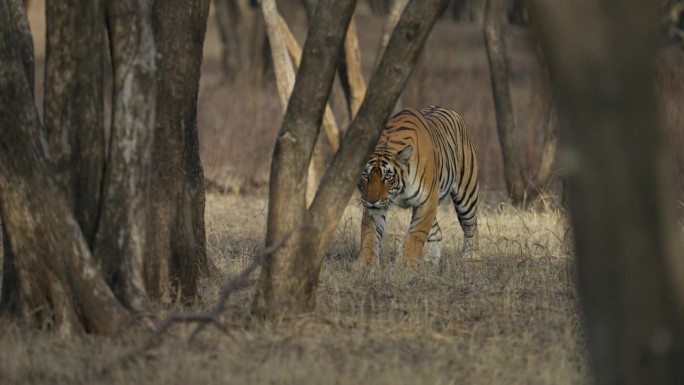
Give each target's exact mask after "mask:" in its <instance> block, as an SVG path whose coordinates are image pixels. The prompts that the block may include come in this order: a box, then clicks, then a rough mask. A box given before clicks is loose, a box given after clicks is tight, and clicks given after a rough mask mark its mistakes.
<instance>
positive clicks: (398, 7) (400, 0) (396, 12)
mask: <svg viewBox="0 0 684 385" xmlns="http://www.w3.org/2000/svg"><path fill="white" fill-rule="evenodd" d="M408 2H409V0H395V1H394V2H393V3H392V8H390V11H389V14H388V15H387V19H386V20H385V24H383V26H382V35H381V36H380V44H379V45H378V51H377V53H376V54H375V64H374V65H373V68H378V64H379V63H380V59H381V58H382V55H383V54H384V53H385V49H386V48H387V43H388V42H389V39H390V36H392V31H394V28H395V27H396V26H397V22H398V21H399V18H400V17H401V13H402V12H404V8H406V4H408Z"/></svg>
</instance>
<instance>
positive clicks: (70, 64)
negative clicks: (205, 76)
mask: <svg viewBox="0 0 684 385" xmlns="http://www.w3.org/2000/svg"><path fill="white" fill-rule="evenodd" d="M207 13H208V1H197V2H184V1H163V2H154V3H153V2H151V1H150V2H148V1H136V0H128V1H92V2H87V3H80V2H75V1H70V2H68V3H67V4H63V3H60V4H56V3H54V4H53V3H48V4H47V9H46V17H47V20H46V23H47V27H48V39H47V52H46V81H45V95H46V97H45V124H44V125H43V123H42V122H41V121H40V119H39V118H38V111H37V108H36V106H35V102H34V97H33V91H32V90H33V82H34V78H33V77H34V75H33V46H32V39H31V35H30V30H29V26H28V22H27V18H26V13H25V10H24V7H23V5H22V3H21V1H19V0H3V1H0V24H2V25H3V28H2V29H1V31H0V37H1V39H0V68H2V69H1V70H0V98H1V100H2V103H0V104H1V106H0V125H1V126H2V128H3V135H2V139H1V140H0V146H2V151H0V211H1V214H2V220H3V226H4V235H5V237H4V247H5V253H4V255H3V280H2V289H1V290H2V293H1V296H0V314H1V315H2V319H3V320H10V321H14V320H16V321H18V322H19V323H20V324H21V325H24V326H27V327H48V328H54V329H57V330H59V331H60V332H62V333H63V334H74V333H79V332H83V331H87V332H95V333H113V332H115V331H116V330H118V328H120V327H121V326H122V325H123V321H124V320H126V319H127V318H129V316H130V315H131V314H133V313H135V312H139V311H142V310H145V309H147V307H148V300H149V299H150V298H151V299H154V300H156V299H163V298H169V297H171V295H172V293H171V290H170V288H171V287H172V286H173V287H175V288H176V289H177V290H181V294H184V295H187V296H188V297H189V298H192V297H193V296H194V293H195V292H194V290H195V289H196V280H197V276H198V274H200V273H201V270H202V269H203V268H204V269H205V270H206V265H207V260H206V256H205V253H204V242H205V240H204V222H203V211H204V191H203V188H202V171H201V165H200V163H199V157H198V148H197V140H196V138H197V132H196V125H195V103H196V97H197V85H198V79H199V63H200V62H201V52H202V50H201V47H202V38H203V36H204V27H205V23H206V17H207ZM105 22H106V28H105ZM104 31H108V33H109V39H108V41H109V48H110V52H111V54H110V56H111V59H112V68H113V79H114V81H113V95H112V104H113V108H112V118H111V130H110V135H109V139H108V140H109V141H108V142H105V140H106V139H105V135H104V124H103V104H104V101H103V96H102V95H103V87H102V83H103V77H104V73H103V71H102V59H103V51H102V50H103V49H105V47H106V45H105V44H104V41H105V40H104V35H103V33H104ZM159 58H161V59H159ZM105 154H106V157H105ZM169 174H172V175H169ZM150 180H151V181H152V182H151V183H150ZM160 181H161V182H160ZM149 202H154V205H152V206H148V203H149ZM150 218H152V220H151V219H150ZM152 270H153V271H154V272H155V273H157V274H156V275H155V276H152V277H150V275H149V274H146V273H148V272H149V271H152ZM158 272H162V273H158ZM164 272H166V274H163V273H164Z"/></svg>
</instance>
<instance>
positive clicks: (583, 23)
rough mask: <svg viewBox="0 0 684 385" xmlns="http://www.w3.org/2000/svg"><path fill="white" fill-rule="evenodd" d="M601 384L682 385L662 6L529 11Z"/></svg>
mask: <svg viewBox="0 0 684 385" xmlns="http://www.w3.org/2000/svg"><path fill="white" fill-rule="evenodd" d="M535 3H536V4H535V5H536V7H535V8H536V15H535V14H534V13H533V16H536V17H534V18H533V20H534V21H535V22H536V23H537V24H538V26H539V30H540V33H539V38H540V41H541V43H542V46H543V48H544V50H545V52H546V56H547V58H548V63H549V69H550V73H551V80H552V84H553V87H554V91H555V92H556V95H557V96H558V98H557V100H558V108H559V110H560V111H561V112H562V113H561V116H562V117H564V120H562V121H561V124H562V127H561V129H562V130H563V131H564V132H568V133H569V135H567V136H568V137H571V138H572V139H573V143H571V144H572V145H573V147H571V148H569V149H566V150H565V153H566V154H567V156H566V157H565V159H566V162H567V168H568V170H569V175H568V186H569V191H570V213H571V216H572V223H573V228H574V232H575V245H576V254H577V256H576V259H577V271H578V285H579V294H580V299H581V304H582V310H583V316H584V326H585V330H586V336H587V339H588V350H589V356H590V361H591V363H592V369H593V372H594V375H595V377H596V379H597V383H598V384H682V383H684V369H683V367H682V365H681V364H682V362H684V331H683V330H682V325H684V266H683V265H684V260H682V258H681V257H682V254H681V250H679V249H678V247H677V246H678V243H679V242H678V239H679V238H680V237H681V232H680V231H675V228H676V226H675V223H674V222H675V221H674V218H673V212H674V210H673V207H674V205H675V202H674V197H673V194H672V191H671V188H670V187H671V186H668V182H669V181H671V180H672V178H671V174H670V173H669V170H667V168H668V166H669V165H670V164H671V163H670V162H669V161H668V160H667V159H666V158H667V156H668V152H667V151H666V150H665V146H664V143H663V139H664V133H663V131H662V130H661V128H660V122H659V115H658V112H657V106H656V100H657V98H656V97H655V93H654V79H655V78H654V76H653V75H654V71H655V69H654V58H655V53H656V47H657V46H658V33H657V30H656V26H657V15H658V3H657V2H653V1H650V0H633V1H628V2H621V3H620V12H619V13H615V12H613V11H614V5H615V4H613V3H612V2H608V1H602V2H596V1H591V0H577V1H572V2H556V1H552V0H538V1H535Z"/></svg>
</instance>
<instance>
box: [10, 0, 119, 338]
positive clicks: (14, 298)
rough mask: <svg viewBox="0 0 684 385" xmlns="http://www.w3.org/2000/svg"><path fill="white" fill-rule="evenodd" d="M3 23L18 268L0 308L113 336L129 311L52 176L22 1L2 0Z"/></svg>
mask: <svg viewBox="0 0 684 385" xmlns="http://www.w3.org/2000/svg"><path fill="white" fill-rule="evenodd" d="M18 9H20V11H18V12H17V10H18ZM0 24H2V25H3V26H4V27H3V28H0V127H3V135H2V136H0V196H1V199H0V211H1V212H2V220H3V224H4V225H5V226H6V230H7V238H6V239H5V242H7V243H9V247H10V249H11V253H10V254H9V255H7V254H6V255H5V256H4V258H5V262H4V264H5V266H7V265H10V266H12V268H11V269H9V270H6V271H3V274H12V273H13V276H7V275H5V276H4V277H3V293H2V301H0V305H1V308H0V312H1V313H2V315H3V316H4V317H7V318H10V319H11V318H15V319H19V320H21V321H22V322H23V323H24V324H26V325H27V326H29V327H50V328H54V329H56V330H59V332H60V334H62V335H64V336H68V335H73V334H78V333H80V332H83V331H90V332H96V333H109V334H111V333H114V332H116V331H117V330H118V328H119V327H120V326H121V325H122V323H123V321H124V320H125V319H126V318H127V317H128V315H127V312H126V311H125V310H124V309H123V307H122V306H121V305H120V304H119V302H118V301H117V300H116V298H115V296H114V294H113V293H112V291H111V290H110V289H109V287H108V286H107V284H106V283H105V281H104V279H103V277H102V275H101V274H100V272H99V270H98V268H97V265H96V264H95V261H94V260H93V258H92V256H91V254H90V252H89V249H88V245H87V243H86V241H85V239H84V237H83V234H82V233H81V231H80V229H79V227H78V224H77V223H76V221H75V220H74V217H73V216H72V214H71V211H70V209H69V205H68V203H67V202H66V200H65V198H64V196H63V192H62V190H61V188H60V187H59V185H58V182H57V180H56V178H55V175H54V174H53V173H52V170H53V169H54V165H53V164H52V162H51V160H50V156H49V154H48V152H47V151H48V149H47V146H46V143H47V141H46V139H45V136H44V134H43V128H42V126H41V124H40V120H39V118H38V113H37V111H36V108H35V104H34V100H33V92H32V89H33V82H32V81H33V69H32V64H33V53H32V50H33V47H32V43H31V37H30V34H29V31H28V21H27V19H26V14H25V12H24V8H23V5H22V3H21V2H20V1H19V0H10V1H6V2H2V3H0ZM45 250H50V251H51V253H50V257H49V258H46V257H45ZM8 258H9V259H10V260H9V262H8V261H7V259H8ZM6 280H7V282H8V284H6V283H5V281H6ZM8 289H9V290H8ZM6 290H8V291H6Z"/></svg>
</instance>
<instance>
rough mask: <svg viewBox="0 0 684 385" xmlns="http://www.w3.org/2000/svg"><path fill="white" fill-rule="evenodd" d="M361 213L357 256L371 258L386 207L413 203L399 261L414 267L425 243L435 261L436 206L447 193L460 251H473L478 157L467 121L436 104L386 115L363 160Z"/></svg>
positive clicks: (370, 261) (376, 250)
mask: <svg viewBox="0 0 684 385" xmlns="http://www.w3.org/2000/svg"><path fill="white" fill-rule="evenodd" d="M359 188H360V190H361V195H362V202H363V203H364V218H363V220H362V247H361V256H360V261H361V262H363V263H364V264H366V265H369V264H373V263H375V262H374V261H375V260H377V257H378V254H379V243H380V240H381V239H382V235H383V233H384V228H385V214H386V211H387V208H388V207H389V206H390V205H392V204H394V205H397V206H400V207H404V208H413V217H412V220H411V226H410V228H409V236H408V238H407V240H406V242H405V245H404V252H403V254H402V257H400V261H402V262H404V263H406V264H408V265H411V266H415V265H416V264H417V263H418V260H419V257H420V254H421V251H422V249H423V246H424V245H425V243H426V242H427V243H428V246H431V247H430V249H432V251H431V252H430V253H429V254H431V256H426V257H427V258H431V259H433V260H438V259H439V255H440V251H439V241H440V240H441V230H440V228H439V224H438V223H437V222H436V213H437V206H438V204H439V202H440V201H445V200H446V199H447V197H448V198H451V200H452V201H453V202H454V206H455V209H456V214H457V216H458V219H459V222H460V223H461V227H462V229H463V232H464V234H465V241H464V253H465V254H466V256H470V257H476V254H477V216H476V215H477V206H478V191H479V187H478V174H477V160H476V157H475V150H474V147H473V143H472V139H471V137H470V133H469V132H468V127H467V125H466V123H465V121H464V120H463V119H462V118H461V117H460V116H459V115H458V114H457V113H456V112H454V111H452V110H450V109H448V108H444V107H438V106H430V107H425V108H423V109H422V110H420V111H418V110H416V109H415V108H407V109H405V110H403V111H401V112H399V113H397V114H396V115H394V116H393V117H391V118H390V119H389V121H388V122H387V124H386V127H385V129H384V130H383V133H382V134H381V137H380V140H379V141H378V144H377V145H376V148H375V151H374V153H373V155H372V156H371V158H370V160H369V161H368V163H367V164H366V168H365V169H364V172H363V174H362V179H361V183H359Z"/></svg>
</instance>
